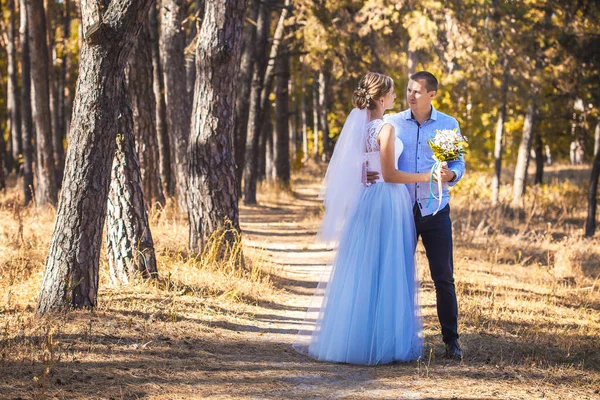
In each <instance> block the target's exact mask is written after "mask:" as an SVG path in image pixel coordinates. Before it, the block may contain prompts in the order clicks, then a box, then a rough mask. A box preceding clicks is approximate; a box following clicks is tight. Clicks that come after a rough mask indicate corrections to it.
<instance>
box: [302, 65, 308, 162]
mask: <svg viewBox="0 0 600 400" xmlns="http://www.w3.org/2000/svg"><path fill="white" fill-rule="evenodd" d="M300 62H301V63H302V61H300ZM300 84H301V88H300V121H301V124H302V162H306V160H308V126H307V123H306V77H305V75H304V64H302V69H301V72H300Z"/></svg>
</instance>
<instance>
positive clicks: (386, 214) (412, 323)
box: [294, 71, 465, 365]
mask: <svg viewBox="0 0 600 400" xmlns="http://www.w3.org/2000/svg"><path fill="white" fill-rule="evenodd" d="M437 89H438V81H437V79H436V78H435V76H433V75H432V74H431V73H429V72H426V71H421V72H417V73H415V74H413V75H411V77H410V80H409V82H408V85H407V89H406V96H407V100H408V104H409V106H410V108H409V109H408V110H405V111H402V112H399V113H396V114H390V115H386V116H385V117H384V112H385V111H386V110H389V109H391V108H392V107H393V106H394V99H395V98H396V94H395V93H394V82H393V80H392V79H391V78H390V77H389V76H386V75H383V74H379V73H374V72H369V73H368V74H367V75H365V76H364V77H363V78H362V79H361V80H360V83H359V85H358V88H357V89H356V90H355V91H354V95H353V98H352V104H353V105H354V109H353V110H352V112H351V113H350V115H349V116H348V118H347V120H346V122H345V124H344V127H343V129H342V131H341V133H340V136H339V138H338V141H337V143H336V147H335V150H334V153H333V156H332V158H331V162H330V164H329V166H328V169H327V173H326V175H325V180H324V182H323V187H322V189H321V196H322V197H323V199H324V205H325V214H324V217H323V221H322V225H321V230H320V233H319V236H320V238H321V239H322V240H325V241H327V242H333V243H335V249H336V251H335V255H334V258H333V260H334V261H333V265H332V266H331V268H332V269H331V273H330V275H329V278H328V280H327V282H326V285H327V286H326V290H325V294H324V298H323V301H322V303H321V306H320V310H319V314H318V317H317V318H316V321H314V320H313V322H312V324H313V325H314V326H313V329H312V331H311V332H310V334H309V336H308V342H307V343H301V340H300V339H299V340H298V341H297V343H296V344H295V345H294V347H295V348H296V350H298V351H300V352H303V353H307V354H308V355H309V356H311V357H313V358H315V359H318V360H322V361H331V362H344V363H352V364H365V365H373V364H385V363H390V362H395V361H410V360H416V359H418V358H419V357H422V355H423V333H422V321H421V313H420V306H419V302H418V281H417V277H416V268H415V267H416V266H415V249H416V245H417V240H418V238H419V237H421V240H422V242H423V245H424V247H425V251H426V254H427V259H428V261H429V269H430V272H431V278H432V279H433V282H434V284H435V291H436V297H437V314H438V318H439V321H440V325H441V329H442V337H443V340H444V343H445V345H446V356H448V357H450V358H454V359H462V355H463V354H462V349H461V347H460V344H459V342H458V305H457V300H456V292H455V288H454V277H453V257H452V222H451V220H450V205H449V200H450V195H449V193H448V187H449V186H453V185H455V184H456V183H457V182H458V181H459V180H460V179H461V178H462V176H463V174H464V171H465V162H464V159H463V157H462V155H461V156H460V157H459V158H458V160H455V161H450V162H448V163H447V164H443V166H440V167H439V168H435V169H434V164H435V160H434V158H433V157H432V156H433V154H434V153H433V150H432V149H431V147H430V146H429V144H428V141H429V140H430V139H431V138H432V137H434V136H435V133H436V131H438V130H453V129H455V130H456V132H459V130H458V129H459V127H458V122H457V121H456V119H454V118H452V117H450V116H448V115H446V114H443V113H441V112H439V111H437V110H436V109H435V108H433V106H432V105H431V101H432V100H433V99H434V98H435V96H436V93H437ZM459 136H460V135H459ZM435 165H437V164H435ZM432 169H433V176H432ZM434 182H435V184H434ZM438 184H439V185H440V186H439V187H440V188H442V193H441V194H440V196H441V198H436V199H435V200H434V201H432V197H431V194H430V193H431V191H432V189H433V188H434V186H437V185H438ZM298 337H300V335H299V336H298Z"/></svg>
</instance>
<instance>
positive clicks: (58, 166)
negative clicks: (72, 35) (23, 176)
mask: <svg viewBox="0 0 600 400" xmlns="http://www.w3.org/2000/svg"><path fill="white" fill-rule="evenodd" d="M58 10H59V4H57V3H47V9H46V17H47V18H46V19H47V22H48V23H47V28H48V31H47V34H48V40H49V47H48V48H49V50H50V58H49V62H50V64H49V66H48V67H49V75H48V90H49V92H50V122H51V128H52V154H53V158H54V176H55V179H56V187H57V188H60V186H61V185H62V176H63V171H64V168H65V148H64V145H63V135H62V132H61V131H60V127H59V124H60V117H61V113H60V109H61V106H60V95H59V93H60V92H61V90H64V89H63V88H62V87H61V79H60V73H61V68H60V65H59V64H60V62H59V60H58V55H57V50H56V35H55V32H56V27H55V26H54V23H55V22H56V21H58V20H59V18H58Z"/></svg>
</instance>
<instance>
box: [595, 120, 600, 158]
mask: <svg viewBox="0 0 600 400" xmlns="http://www.w3.org/2000/svg"><path fill="white" fill-rule="evenodd" d="M598 152H600V121H598V122H596V129H595V131H594V157H595V156H596V154H598Z"/></svg>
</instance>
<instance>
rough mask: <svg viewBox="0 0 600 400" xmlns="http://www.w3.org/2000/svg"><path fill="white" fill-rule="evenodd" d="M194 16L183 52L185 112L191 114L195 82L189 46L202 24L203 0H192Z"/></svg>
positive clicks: (193, 59) (192, 55) (193, 64)
mask: <svg viewBox="0 0 600 400" xmlns="http://www.w3.org/2000/svg"><path fill="white" fill-rule="evenodd" d="M193 3H194V16H193V18H191V27H190V37H189V43H188V44H187V47H186V54H185V76H186V91H187V97H186V107H187V111H186V113H187V114H188V115H190V116H191V115H192V106H193V105H194V85H195V84H196V51H195V46H194V51H193V52H191V51H190V46H193V42H194V40H197V39H198V38H197V35H198V29H200V26H201V25H202V18H203V17H204V0H193Z"/></svg>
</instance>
